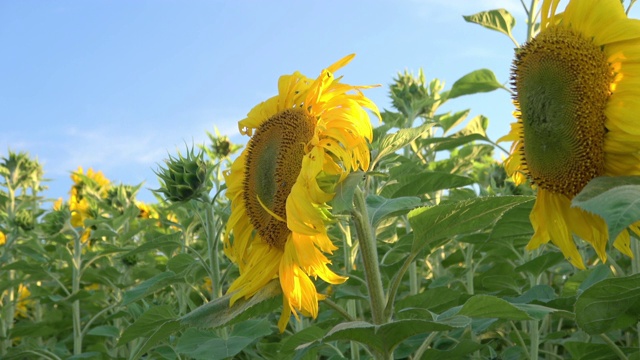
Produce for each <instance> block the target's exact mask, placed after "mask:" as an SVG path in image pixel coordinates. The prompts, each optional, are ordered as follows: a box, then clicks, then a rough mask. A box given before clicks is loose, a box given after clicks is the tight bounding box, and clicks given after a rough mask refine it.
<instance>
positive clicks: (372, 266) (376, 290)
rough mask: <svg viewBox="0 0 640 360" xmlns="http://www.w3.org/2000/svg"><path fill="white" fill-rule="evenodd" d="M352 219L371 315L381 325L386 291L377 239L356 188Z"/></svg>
mask: <svg viewBox="0 0 640 360" xmlns="http://www.w3.org/2000/svg"><path fill="white" fill-rule="evenodd" d="M352 217H353V219H354V223H355V227H356V232H357V235H358V243H359V244H360V250H361V255H362V262H363V265H364V273H365V280H366V281H367V288H368V290H369V297H370V299H371V315H372V318H373V323H374V324H376V325H381V324H383V323H384V322H385V319H384V290H383V288H382V278H381V277H380V268H379V267H378V251H377V248H376V238H375V236H374V235H373V229H372V228H371V224H370V223H369V214H368V211H367V203H366V201H365V198H364V192H363V191H362V189H360V188H356V191H355V195H354V209H353V210H352Z"/></svg>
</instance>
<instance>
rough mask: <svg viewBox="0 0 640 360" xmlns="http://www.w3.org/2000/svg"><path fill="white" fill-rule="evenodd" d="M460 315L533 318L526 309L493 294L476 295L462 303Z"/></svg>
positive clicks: (509, 318) (514, 318)
mask: <svg viewBox="0 0 640 360" xmlns="http://www.w3.org/2000/svg"><path fill="white" fill-rule="evenodd" d="M458 315H465V316H469V317H472V318H481V319H487V318H497V319H504V320H531V319H532V317H531V316H529V314H527V312H526V311H524V310H521V309H519V308H518V307H516V306H515V305H513V304H511V303H509V302H508V301H506V300H503V299H501V298H499V297H495V296H491V295H476V296H473V297H471V298H469V300H467V302H465V303H464V305H462V308H461V309H460V311H459V312H458Z"/></svg>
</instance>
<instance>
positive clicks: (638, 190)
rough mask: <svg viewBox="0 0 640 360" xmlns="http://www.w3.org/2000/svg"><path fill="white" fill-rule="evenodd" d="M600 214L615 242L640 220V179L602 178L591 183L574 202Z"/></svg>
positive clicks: (624, 177) (631, 177)
mask: <svg viewBox="0 0 640 360" xmlns="http://www.w3.org/2000/svg"><path fill="white" fill-rule="evenodd" d="M571 204H572V206H577V207H579V208H581V209H584V210H586V211H588V212H591V213H594V214H597V215H600V216H601V217H602V218H603V219H604V221H606V223H607V226H608V228H609V238H610V239H615V238H616V237H617V236H618V234H620V232H622V230H624V229H625V228H626V227H627V226H629V225H631V224H633V223H634V222H636V221H639V220H640V176H619V177H611V176H603V177H597V178H595V179H593V180H591V181H590V182H589V183H588V184H587V186H585V187H584V189H582V191H581V192H580V193H579V194H578V195H576V196H575V197H574V198H573V200H572V201H571Z"/></svg>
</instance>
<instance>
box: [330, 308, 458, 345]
mask: <svg viewBox="0 0 640 360" xmlns="http://www.w3.org/2000/svg"><path fill="white" fill-rule="evenodd" d="M452 319H453V320H451V319H447V320H444V321H441V322H440V321H428V320H417V319H412V320H396V321H393V322H390V323H386V324H384V325H373V324H370V323H368V322H364V321H353V322H345V323H341V324H338V325H336V326H335V327H334V328H333V329H331V330H329V332H328V333H327V335H326V336H325V337H324V338H323V342H329V341H335V340H351V341H357V342H359V343H362V344H365V345H367V346H369V347H370V348H371V349H373V350H375V351H376V352H379V353H384V354H389V353H392V351H393V349H394V348H395V347H396V346H397V345H398V344H400V343H401V342H402V341H404V340H405V339H408V338H409V337H411V336H414V335H418V334H424V333H427V332H433V331H445V330H453V329H456V328H463V327H465V326H467V325H468V324H469V321H468V319H466V321H461V320H462V319H464V318H463V317H455V318H452Z"/></svg>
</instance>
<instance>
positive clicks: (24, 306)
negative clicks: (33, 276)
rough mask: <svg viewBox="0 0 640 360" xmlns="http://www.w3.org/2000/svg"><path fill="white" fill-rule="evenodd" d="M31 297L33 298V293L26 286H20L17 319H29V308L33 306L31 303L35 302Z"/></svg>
mask: <svg viewBox="0 0 640 360" xmlns="http://www.w3.org/2000/svg"><path fill="white" fill-rule="evenodd" d="M29 296H31V291H29V289H28V288H27V287H26V286H24V285H22V284H20V286H19V287H18V301H17V302H16V309H15V317H23V318H26V317H27V310H28V307H29V306H31V303H32V302H33V301H32V300H31V299H29Z"/></svg>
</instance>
